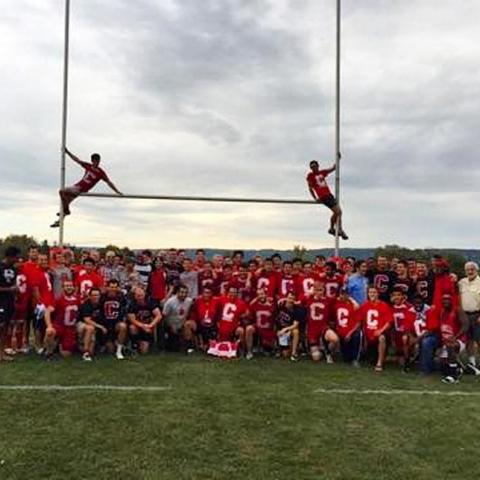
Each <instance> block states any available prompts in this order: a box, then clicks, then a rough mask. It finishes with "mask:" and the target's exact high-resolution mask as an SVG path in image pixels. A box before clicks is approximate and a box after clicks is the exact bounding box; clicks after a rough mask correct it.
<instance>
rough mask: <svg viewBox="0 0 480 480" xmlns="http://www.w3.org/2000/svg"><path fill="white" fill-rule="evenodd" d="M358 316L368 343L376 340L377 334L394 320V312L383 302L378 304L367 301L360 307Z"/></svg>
mask: <svg viewBox="0 0 480 480" xmlns="http://www.w3.org/2000/svg"><path fill="white" fill-rule="evenodd" d="M358 315H359V319H360V321H361V322H362V324H363V330H364V332H365V336H366V337H367V341H368V342H373V341H374V340H376V338H377V337H376V336H375V332H376V331H377V330H381V329H383V328H384V327H385V326H386V325H388V324H390V323H391V322H392V320H393V319H392V310H391V309H390V307H389V306H388V305H387V304H386V303H385V302H382V301H381V300H379V301H378V302H376V303H373V302H371V301H367V302H366V303H364V304H363V305H362V306H361V307H360V310H359V312H358Z"/></svg>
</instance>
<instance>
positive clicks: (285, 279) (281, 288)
mask: <svg viewBox="0 0 480 480" xmlns="http://www.w3.org/2000/svg"><path fill="white" fill-rule="evenodd" d="M277 293H278V297H279V298H285V297H286V296H287V295H288V294H289V293H293V294H295V293H296V292H295V277H294V276H293V275H281V276H280V277H279V280H278V285H277Z"/></svg>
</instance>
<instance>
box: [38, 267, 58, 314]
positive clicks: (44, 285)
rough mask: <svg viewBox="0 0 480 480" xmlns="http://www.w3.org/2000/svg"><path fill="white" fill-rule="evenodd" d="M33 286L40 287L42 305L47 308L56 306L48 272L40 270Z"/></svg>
mask: <svg viewBox="0 0 480 480" xmlns="http://www.w3.org/2000/svg"><path fill="white" fill-rule="evenodd" d="M33 286H34V287H38V292H39V295H40V299H39V301H40V303H41V304H43V305H45V307H50V306H52V305H53V304H54V297H53V287H52V282H51V280H50V275H49V274H48V272H46V271H44V270H40V269H39V270H38V271H37V273H36V275H35V279H34V284H33Z"/></svg>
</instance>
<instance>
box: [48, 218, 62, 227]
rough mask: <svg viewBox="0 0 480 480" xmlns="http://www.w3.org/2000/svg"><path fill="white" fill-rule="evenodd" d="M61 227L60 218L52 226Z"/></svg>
mask: <svg viewBox="0 0 480 480" xmlns="http://www.w3.org/2000/svg"><path fill="white" fill-rule="evenodd" d="M59 227H60V220H55V221H54V222H53V223H52V224H51V225H50V228H59Z"/></svg>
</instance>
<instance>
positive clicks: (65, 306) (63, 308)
mask: <svg viewBox="0 0 480 480" xmlns="http://www.w3.org/2000/svg"><path fill="white" fill-rule="evenodd" d="M79 306H80V300H79V299H78V297H77V296H76V295H73V296H71V297H66V296H65V295H62V296H61V297H60V298H59V299H58V300H57V301H56V302H55V314H54V319H53V323H54V324H56V325H62V326H64V327H68V328H74V327H75V324H76V323H77V319H78V309H79Z"/></svg>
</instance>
